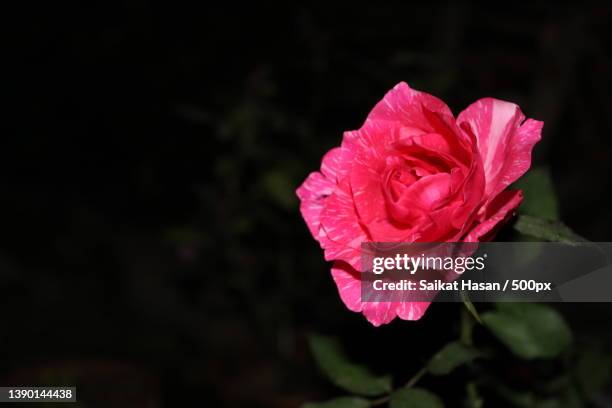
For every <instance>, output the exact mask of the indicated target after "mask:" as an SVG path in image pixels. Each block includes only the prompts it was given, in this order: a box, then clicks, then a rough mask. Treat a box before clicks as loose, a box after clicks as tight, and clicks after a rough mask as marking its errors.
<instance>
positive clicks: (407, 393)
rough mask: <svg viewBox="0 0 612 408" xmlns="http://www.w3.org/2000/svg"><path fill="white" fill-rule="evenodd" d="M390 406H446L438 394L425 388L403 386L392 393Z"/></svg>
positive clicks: (411, 407)
mask: <svg viewBox="0 0 612 408" xmlns="http://www.w3.org/2000/svg"><path fill="white" fill-rule="evenodd" d="M389 407H390V408H444V403H443V402H442V400H441V399H440V398H439V397H438V396H437V395H436V394H433V393H431V392H429V391H427V390H424V389H423V388H402V389H399V390H397V391H396V392H394V393H393V394H391V401H390V402H389Z"/></svg>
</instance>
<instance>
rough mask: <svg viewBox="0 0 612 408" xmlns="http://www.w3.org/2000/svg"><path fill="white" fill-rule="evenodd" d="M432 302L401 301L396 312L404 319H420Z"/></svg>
mask: <svg viewBox="0 0 612 408" xmlns="http://www.w3.org/2000/svg"><path fill="white" fill-rule="evenodd" d="M430 304H431V303H430V302H402V303H399V304H398V306H397V308H396V312H397V316H398V317H399V318H400V319H402V320H419V319H420V318H421V317H423V315H424V314H425V312H426V311H427V308H428V307H429V305H430Z"/></svg>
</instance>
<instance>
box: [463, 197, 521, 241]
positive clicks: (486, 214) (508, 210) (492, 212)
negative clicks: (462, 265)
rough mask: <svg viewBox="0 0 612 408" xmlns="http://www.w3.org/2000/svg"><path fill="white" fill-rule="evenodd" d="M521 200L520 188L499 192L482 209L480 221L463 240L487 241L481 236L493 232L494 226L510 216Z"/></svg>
mask: <svg viewBox="0 0 612 408" xmlns="http://www.w3.org/2000/svg"><path fill="white" fill-rule="evenodd" d="M521 201H523V192H522V191H521V190H509V191H503V192H502V193H500V194H499V195H498V196H497V197H496V198H495V199H494V200H493V201H491V202H490V203H488V205H487V206H486V207H484V208H483V209H482V214H480V218H481V219H482V221H481V222H480V223H479V224H478V225H477V226H476V227H475V228H473V229H472V230H471V231H470V232H469V233H468V234H467V236H466V237H465V239H464V241H465V242H478V241H487V240H488V239H483V237H485V236H487V235H490V234H491V233H492V232H494V229H495V227H497V226H500V225H502V224H503V221H504V220H505V219H506V218H507V217H509V216H511V215H512V214H513V212H514V210H516V208H517V207H518V206H519V205H520V204H521Z"/></svg>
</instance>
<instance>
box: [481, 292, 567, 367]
mask: <svg viewBox="0 0 612 408" xmlns="http://www.w3.org/2000/svg"><path fill="white" fill-rule="evenodd" d="M482 320H483V322H484V323H485V326H487V327H488V328H489V330H491V332H493V334H494V335H495V336H496V337H497V338H498V339H499V340H500V341H501V342H502V343H504V344H505V345H506V346H507V347H508V348H510V350H512V351H513V352H514V353H515V354H516V355H518V356H520V357H522V358H525V359H533V358H553V357H556V356H558V355H559V354H561V353H562V352H563V351H564V350H565V349H566V348H567V347H568V346H569V345H570V344H571V342H572V332H571V331H570V329H569V327H568V325H567V323H565V320H564V319H563V317H561V315H560V314H559V313H558V312H557V311H556V310H554V309H553V308H551V307H549V306H546V305H541V304H530V303H498V304H497V310H495V311H491V312H487V313H485V314H483V315H482Z"/></svg>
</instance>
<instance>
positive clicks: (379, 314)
mask: <svg viewBox="0 0 612 408" xmlns="http://www.w3.org/2000/svg"><path fill="white" fill-rule="evenodd" d="M398 304H399V303H398V302H364V303H363V307H362V311H361V312H362V313H363V315H364V316H365V318H366V319H368V322H370V323H372V325H373V326H375V327H378V326H382V325H383V324H387V323H390V322H391V321H392V320H393V319H395V318H396V317H397V311H396V309H397V306H398Z"/></svg>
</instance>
